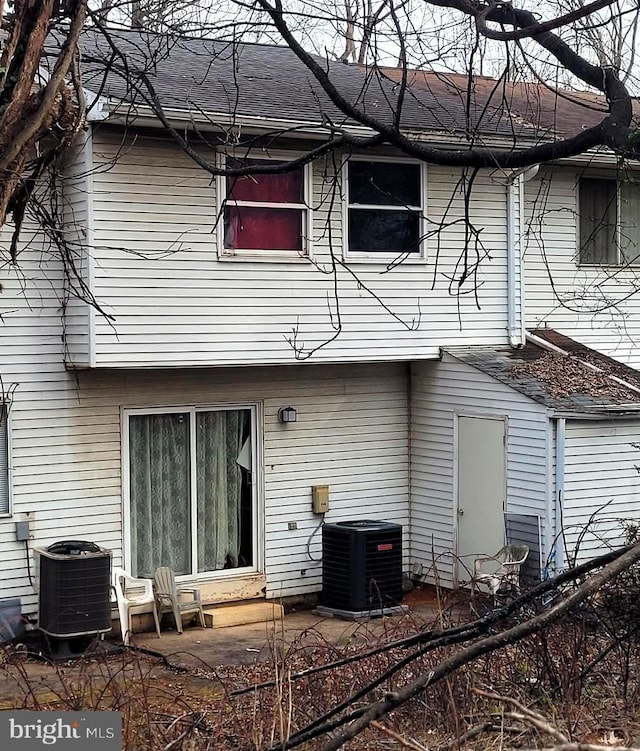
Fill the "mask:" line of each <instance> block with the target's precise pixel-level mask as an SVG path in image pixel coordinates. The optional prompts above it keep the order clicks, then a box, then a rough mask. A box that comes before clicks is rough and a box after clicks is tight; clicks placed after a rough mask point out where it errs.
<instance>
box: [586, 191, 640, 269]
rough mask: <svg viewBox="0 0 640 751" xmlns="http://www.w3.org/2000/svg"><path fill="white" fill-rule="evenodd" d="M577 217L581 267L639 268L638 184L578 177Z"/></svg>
mask: <svg viewBox="0 0 640 751" xmlns="http://www.w3.org/2000/svg"><path fill="white" fill-rule="evenodd" d="M578 214H579V254H578V260H579V263H580V264H581V265H624V264H633V265H637V264H640V184H638V183H634V182H628V181H624V182H618V181H617V180H615V179H614V178H603V177H581V178H580V179H579V181H578Z"/></svg>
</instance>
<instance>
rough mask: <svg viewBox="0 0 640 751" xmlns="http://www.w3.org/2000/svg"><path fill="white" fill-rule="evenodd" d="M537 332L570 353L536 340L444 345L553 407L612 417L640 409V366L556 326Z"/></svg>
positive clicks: (456, 354) (457, 356) (494, 376)
mask: <svg viewBox="0 0 640 751" xmlns="http://www.w3.org/2000/svg"><path fill="white" fill-rule="evenodd" d="M535 333H536V335H539V336H540V337H541V338H544V339H546V340H547V341H548V342H549V343H551V344H555V345H556V346H560V347H561V348H562V349H563V350H565V351H566V352H568V353H569V354H568V355H563V354H560V353H557V352H553V351H549V350H547V349H545V348H544V347H541V346H538V345H537V344H534V343H527V345H526V346H524V347H523V348H522V349H513V348H510V347H447V348H445V349H444V350H443V351H444V352H446V353H447V354H450V355H451V356H453V357H455V358H456V359H457V360H460V361H461V362H464V363H466V364H467V365H471V366H472V367H474V368H477V369H478V370H479V371H480V372H482V373H485V374H486V375H489V376H491V377H492V378H495V379H496V380H497V381H500V382H501V383H504V384H505V385H507V386H509V387H510V388H512V389H514V390H515V391H518V392H520V393H521V394H524V395H525V396H527V397H529V398H530V399H532V400H534V401H536V402H538V403H539V404H543V405H544V406H545V407H548V408H549V409H552V410H554V411H555V412H570V413H585V414H600V413H602V414H607V416H608V417H610V416H611V415H619V416H621V417H623V416H625V415H629V414H637V413H638V412H640V373H639V372H638V371H637V370H634V369H633V368H630V367H628V366H626V365H623V364H622V363H619V362H617V361H615V360H612V359H611V358H609V357H606V356H605V355H603V354H602V353H600V352H597V351H596V350H593V349H590V348H589V347H586V346H585V345H583V344H580V343H578V342H576V341H574V340H573V339H570V338H569V337H565V336H563V335H562V334H559V333H558V332H554V331H550V330H547V329H545V330H540V331H536V332H535Z"/></svg>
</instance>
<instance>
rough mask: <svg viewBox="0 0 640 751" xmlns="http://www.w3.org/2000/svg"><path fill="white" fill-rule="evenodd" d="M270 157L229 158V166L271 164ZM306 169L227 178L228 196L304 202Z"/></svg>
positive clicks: (256, 199) (251, 199) (237, 199)
mask: <svg viewBox="0 0 640 751" xmlns="http://www.w3.org/2000/svg"><path fill="white" fill-rule="evenodd" d="M274 163H275V162H273V161H272V160H270V159H243V160H237V159H227V165H228V166H229V167H232V168H234V167H246V166H249V165H262V164H271V165H273V164H274ZM303 177H304V169H303V168H302V167H300V168H299V169H297V170H294V171H293V172H286V173H283V174H281V175H264V174H260V175H246V176H244V177H228V178H227V198H232V199H235V200H236V201H257V202H264V203H302V202H303V184H304V179H303Z"/></svg>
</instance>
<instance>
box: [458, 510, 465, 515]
mask: <svg viewBox="0 0 640 751" xmlns="http://www.w3.org/2000/svg"><path fill="white" fill-rule="evenodd" d="M458 516H464V509H463V508H459V509H458Z"/></svg>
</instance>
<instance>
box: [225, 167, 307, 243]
mask: <svg viewBox="0 0 640 751" xmlns="http://www.w3.org/2000/svg"><path fill="white" fill-rule="evenodd" d="M226 164H227V166H228V167H230V168H237V167H246V166H261V165H265V164H273V161H271V160H267V159H242V160H239V159H233V158H231V157H227V161H226ZM225 199H226V200H225V203H224V252H225V253H227V254H229V255H233V254H235V253H236V251H249V252H252V251H253V252H258V251H285V252H287V251H290V252H292V253H298V254H300V255H302V254H303V253H305V251H306V241H307V234H308V233H307V215H308V212H307V201H306V195H305V170H304V167H300V168H298V169H295V170H293V171H291V172H284V173H280V174H269V173H257V174H250V175H245V176H242V177H227V178H226V193H225Z"/></svg>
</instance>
